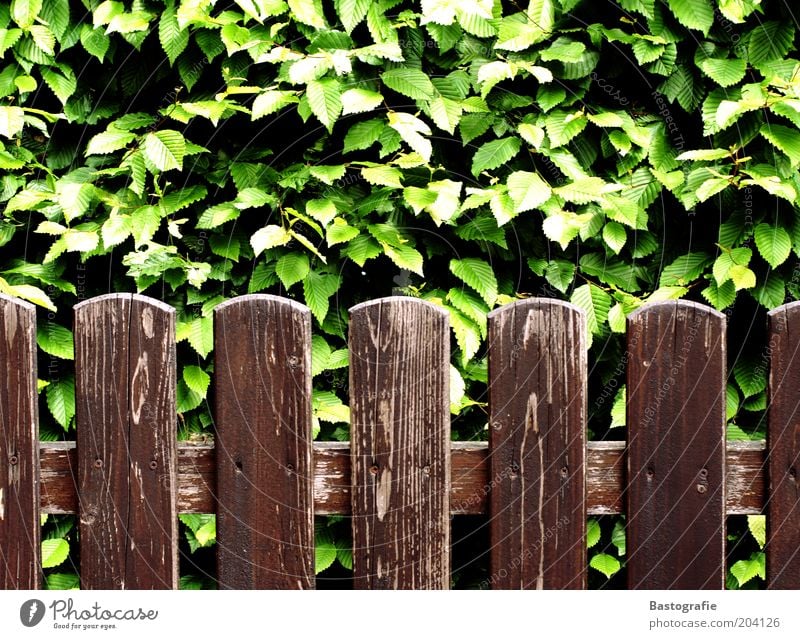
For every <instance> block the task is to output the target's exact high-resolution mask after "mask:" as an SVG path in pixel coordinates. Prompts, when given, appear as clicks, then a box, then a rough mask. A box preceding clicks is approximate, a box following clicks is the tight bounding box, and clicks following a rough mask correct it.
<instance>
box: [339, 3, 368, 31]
mask: <svg viewBox="0 0 800 639" xmlns="http://www.w3.org/2000/svg"><path fill="white" fill-rule="evenodd" d="M371 4H372V0H339V2H337V3H336V12H337V13H338V14H339V19H340V20H341V21H342V25H344V28H345V30H346V31H347V33H352V31H353V29H355V28H356V26H358V24H359V23H360V22H361V21H362V20H363V19H364V18H365V17H366V15H367V9H369V7H370V5H371Z"/></svg>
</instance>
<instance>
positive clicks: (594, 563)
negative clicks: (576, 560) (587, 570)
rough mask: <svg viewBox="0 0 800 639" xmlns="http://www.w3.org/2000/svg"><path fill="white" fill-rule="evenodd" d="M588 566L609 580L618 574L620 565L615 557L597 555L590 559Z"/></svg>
mask: <svg viewBox="0 0 800 639" xmlns="http://www.w3.org/2000/svg"><path fill="white" fill-rule="evenodd" d="M589 565H590V566H591V567H592V568H594V569H595V570H597V571H599V572H601V573H603V574H604V575H605V576H606V578H607V579H611V577H613V576H614V575H615V574H617V573H618V572H619V569H620V563H619V560H618V559H617V558H616V557H612V556H611V555H608V554H606V553H599V554H597V555H595V556H594V557H592V558H591V560H590V561H589Z"/></svg>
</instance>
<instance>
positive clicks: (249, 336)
mask: <svg viewBox="0 0 800 639" xmlns="http://www.w3.org/2000/svg"><path fill="white" fill-rule="evenodd" d="M214 330H215V344H216V347H215V360H214V361H215V384H216V387H215V404H216V429H217V440H216V441H217V499H218V501H219V505H218V509H217V514H218V518H217V575H218V577H217V578H218V581H219V586H220V587H221V588H233V589H253V588H259V589H262V588H270V589H274V588H295V589H298V588H313V587H314V497H313V479H312V473H311V451H312V443H311V442H312V436H311V314H310V312H309V310H308V309H307V308H306V307H304V306H302V305H300V304H297V303H296V302H292V301H290V300H286V299H282V298H279V297H274V296H271V295H246V296H242V297H237V298H236V299H233V300H230V301H228V302H225V303H223V304H220V305H219V306H217V308H216V309H215V314H214Z"/></svg>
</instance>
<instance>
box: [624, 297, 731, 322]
mask: <svg viewBox="0 0 800 639" xmlns="http://www.w3.org/2000/svg"><path fill="white" fill-rule="evenodd" d="M680 311H684V312H692V313H694V314H699V315H704V314H705V315H707V316H708V317H709V318H716V319H718V320H721V321H722V322H723V323H724V322H725V313H721V312H720V311H718V310H716V309H715V308H713V307H711V306H708V305H707V304H701V303H699V302H691V301H689V300H662V301H659V302H646V303H645V304H643V305H642V306H640V307H639V308H637V309H636V310H634V311H631V312H630V313H628V317H627V320H628V325H629V326H630V324H631V323H632V322H640V321H642V319H641V318H643V317H655V316H663V315H665V314H666V315H670V314H672V313H676V312H680Z"/></svg>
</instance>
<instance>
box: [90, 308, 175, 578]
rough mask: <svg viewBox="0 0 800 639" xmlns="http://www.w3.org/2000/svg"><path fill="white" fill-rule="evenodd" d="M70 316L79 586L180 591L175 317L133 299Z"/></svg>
mask: <svg viewBox="0 0 800 639" xmlns="http://www.w3.org/2000/svg"><path fill="white" fill-rule="evenodd" d="M74 311H75V372H76V377H75V387H76V418H77V455H78V495H79V504H80V538H81V570H80V572H81V586H82V587H83V588H87V589H172V588H177V585H178V560H177V545H178V530H177V481H176V470H177V466H176V437H175V435H176V422H175V415H176V408H175V384H176V379H175V375H176V372H175V311H174V309H172V308H171V307H169V306H167V305H166V304H163V303H161V302H158V301H156V300H153V299H150V298H146V297H143V296H140V295H130V294H112V295H105V296H102V297H97V298H94V299H91V300H89V301H86V302H82V303H80V304H78V305H77V306H76V307H75V309H74Z"/></svg>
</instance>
